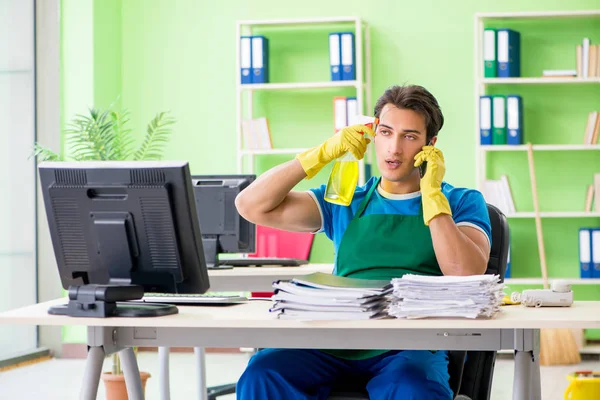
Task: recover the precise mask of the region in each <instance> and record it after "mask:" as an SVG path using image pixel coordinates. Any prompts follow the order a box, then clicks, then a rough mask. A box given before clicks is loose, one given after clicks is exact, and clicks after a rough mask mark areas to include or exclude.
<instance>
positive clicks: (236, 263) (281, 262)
mask: <svg viewBox="0 0 600 400" xmlns="http://www.w3.org/2000/svg"><path fill="white" fill-rule="evenodd" d="M305 264H308V260H300V259H298V258H279V257H245V258H231V259H223V258H219V265H230V266H232V267H249V266H253V265H256V266H283V267H299V266H301V265H305ZM217 268H218V267H217Z"/></svg>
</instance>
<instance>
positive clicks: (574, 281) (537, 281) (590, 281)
mask: <svg viewBox="0 0 600 400" xmlns="http://www.w3.org/2000/svg"><path fill="white" fill-rule="evenodd" d="M557 279H560V280H564V281H566V282H567V283H568V284H570V285H600V279H598V278H587V279H581V278H571V279H569V278H556V277H552V278H548V282H552V281H554V280H557ZM504 283H506V284H507V285H511V284H512V285H543V284H544V280H543V279H542V278H506V279H505V280H504Z"/></svg>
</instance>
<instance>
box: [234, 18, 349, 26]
mask: <svg viewBox="0 0 600 400" xmlns="http://www.w3.org/2000/svg"><path fill="white" fill-rule="evenodd" d="M357 21H359V19H358V18H356V17H325V18H299V19H271V20H261V19H259V20H242V21H238V24H239V25H251V26H259V25H262V26H269V25H314V24H339V23H356V22H357Z"/></svg>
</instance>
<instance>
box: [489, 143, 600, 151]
mask: <svg viewBox="0 0 600 400" xmlns="http://www.w3.org/2000/svg"><path fill="white" fill-rule="evenodd" d="M479 148H480V149H481V150H482V151H527V145H524V144H523V145H506V144H499V145H493V144H492V145H483V146H479ZM533 150H536V151H563V150H578V151H579V150H600V145H598V144H534V145H533Z"/></svg>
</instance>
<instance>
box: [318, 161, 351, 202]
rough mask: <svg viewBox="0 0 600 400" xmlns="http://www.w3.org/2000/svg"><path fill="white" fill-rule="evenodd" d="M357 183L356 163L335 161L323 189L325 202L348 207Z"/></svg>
mask: <svg viewBox="0 0 600 400" xmlns="http://www.w3.org/2000/svg"><path fill="white" fill-rule="evenodd" d="M357 183H358V161H336V162H335V164H334V165H333V170H332V171H331V175H329V181H328V182H327V188H326V189H325V201H328V202H330V203H333V204H339V205H343V206H348V205H350V203H351V202H352V197H353V196H354V190H355V189H356V184H357Z"/></svg>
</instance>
